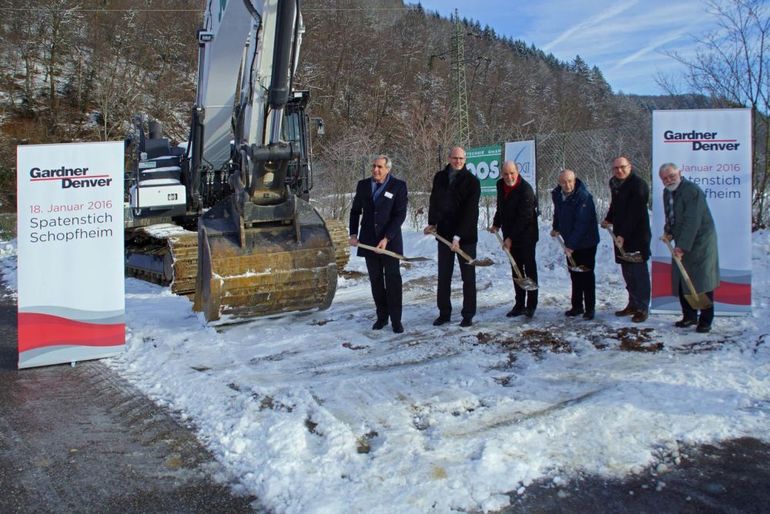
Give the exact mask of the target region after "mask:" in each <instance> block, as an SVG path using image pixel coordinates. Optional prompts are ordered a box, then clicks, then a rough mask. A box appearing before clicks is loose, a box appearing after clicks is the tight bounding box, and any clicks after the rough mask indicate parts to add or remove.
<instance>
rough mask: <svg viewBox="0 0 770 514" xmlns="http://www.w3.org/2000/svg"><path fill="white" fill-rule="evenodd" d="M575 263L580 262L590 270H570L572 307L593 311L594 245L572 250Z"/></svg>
mask: <svg viewBox="0 0 770 514" xmlns="http://www.w3.org/2000/svg"><path fill="white" fill-rule="evenodd" d="M572 258H573V259H574V260H575V264H577V265H578V266H580V265H581V264H582V265H583V266H585V267H587V268H588V269H589V270H590V271H570V272H569V278H570V279H571V280H572V308H573V309H577V310H584V311H589V312H593V311H594V310H595V308H596V275H595V274H594V267H595V266H596V246H592V247H590V248H583V249H581V250H575V251H573V252H572Z"/></svg>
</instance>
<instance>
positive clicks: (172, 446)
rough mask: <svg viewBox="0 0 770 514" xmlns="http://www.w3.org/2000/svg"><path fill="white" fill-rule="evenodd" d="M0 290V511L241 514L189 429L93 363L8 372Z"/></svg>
mask: <svg viewBox="0 0 770 514" xmlns="http://www.w3.org/2000/svg"><path fill="white" fill-rule="evenodd" d="M16 341H17V336H16V305H15V299H14V298H13V297H12V296H10V295H9V294H8V291H7V290H6V289H5V287H4V286H2V285H0V512H3V513H27V512H29V513H32V512H34V513H43V512H52V513H59V512H66V513H79V512H83V513H85V512H89V513H92V512H100V513H111V512H115V513H117V512H120V513H133V512H136V513H139V512H167V513H177V512H180V513H181V512H184V513H195V512H201V513H204V512H206V513H209V512H227V513H246V512H255V511H259V510H261V509H260V508H259V506H258V503H257V502H256V501H255V498H253V497H243V496H237V495H235V494H233V492H232V491H231V490H230V488H229V487H227V486H226V485H222V484H220V483H218V482H217V481H216V480H215V479H214V476H215V475H216V474H217V472H218V471H219V470H220V468H219V466H218V464H217V463H216V462H215V461H214V460H213V458H212V456H211V455H210V454H209V453H208V452H207V451H206V449H205V448H204V447H203V446H202V445H201V444H200V443H199V442H198V441H197V440H196V439H195V437H194V435H193V433H192V431H191V430H190V429H189V428H187V427H184V426H182V425H181V424H180V423H178V422H177V421H176V420H175V418H174V417H173V416H172V415H171V414H170V413H169V412H167V411H165V410H164V409H162V408H160V407H158V406H157V405H155V404H154V403H152V402H151V401H150V400H149V399H147V398H146V397H144V396H143V395H142V394H141V393H139V392H138V391H136V390H135V389H134V388H133V387H132V386H130V385H129V384H128V383H127V382H125V381H124V380H122V379H121V378H120V377H118V376H116V375H115V373H114V372H112V371H111V370H109V369H108V368H107V367H106V366H104V365H103V364H101V363H100V362H99V361H90V362H83V363H78V364H77V365H76V366H74V367H72V366H69V365H59V366H47V367H42V368H32V369H24V370H17V369H16V366H17V360H18V357H17V349H16Z"/></svg>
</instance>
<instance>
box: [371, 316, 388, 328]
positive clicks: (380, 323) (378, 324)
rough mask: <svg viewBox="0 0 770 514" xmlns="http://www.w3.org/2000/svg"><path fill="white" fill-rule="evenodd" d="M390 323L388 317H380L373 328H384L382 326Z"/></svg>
mask: <svg viewBox="0 0 770 514" xmlns="http://www.w3.org/2000/svg"><path fill="white" fill-rule="evenodd" d="M387 324H388V320H387V319H378V320H377V321H375V322H374V325H372V330H382V327H384V326H385V325H387Z"/></svg>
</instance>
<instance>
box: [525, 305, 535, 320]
mask: <svg viewBox="0 0 770 514" xmlns="http://www.w3.org/2000/svg"><path fill="white" fill-rule="evenodd" d="M524 315H525V316H526V317H528V318H530V319H532V316H534V315H535V308H534V307H527V308H526V309H524Z"/></svg>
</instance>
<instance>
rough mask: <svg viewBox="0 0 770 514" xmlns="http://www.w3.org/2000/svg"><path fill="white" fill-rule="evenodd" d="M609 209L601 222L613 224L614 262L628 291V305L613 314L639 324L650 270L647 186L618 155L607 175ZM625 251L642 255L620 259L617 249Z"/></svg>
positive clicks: (647, 301) (646, 311) (646, 306)
mask: <svg viewBox="0 0 770 514" xmlns="http://www.w3.org/2000/svg"><path fill="white" fill-rule="evenodd" d="M610 191H611V193H612V197H611V200H610V209H609V211H607V216H606V217H605V218H604V220H603V221H602V223H601V225H602V227H604V228H607V227H608V226H610V225H612V231H613V233H614V234H615V241H614V247H615V262H617V263H618V264H620V269H621V271H622V272H623V279H624V280H625V281H626V290H627V291H628V304H627V305H626V306H625V307H624V308H623V309H621V310H619V311H615V315H616V316H631V321H632V322H634V323H641V322H643V321H645V320H646V319H647V317H648V315H649V305H650V272H649V270H648V269H647V260H648V259H649V258H650V239H651V238H652V233H651V231H650V215H649V212H648V210H647V205H648V202H649V200H650V188H649V186H648V185H647V183H646V182H645V181H644V180H643V179H642V178H641V177H640V176H639V175H637V174H636V173H634V171H633V168H632V166H631V161H630V160H628V158H627V157H624V156H620V157H618V158H616V159H615V160H613V161H612V178H610ZM619 248H622V249H623V251H624V252H625V253H626V254H637V252H638V254H637V255H641V259H640V262H629V261H627V260H623V259H621V258H620V255H621V254H620V249H619Z"/></svg>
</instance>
